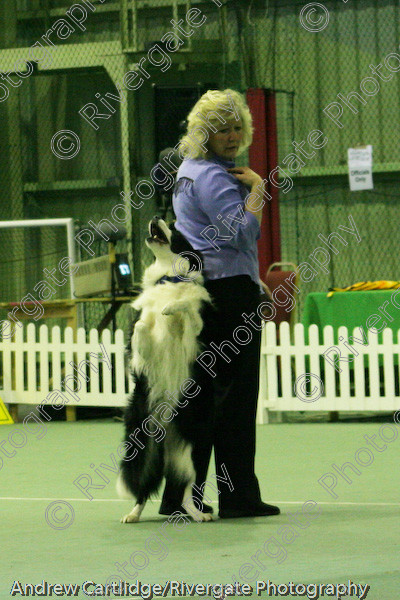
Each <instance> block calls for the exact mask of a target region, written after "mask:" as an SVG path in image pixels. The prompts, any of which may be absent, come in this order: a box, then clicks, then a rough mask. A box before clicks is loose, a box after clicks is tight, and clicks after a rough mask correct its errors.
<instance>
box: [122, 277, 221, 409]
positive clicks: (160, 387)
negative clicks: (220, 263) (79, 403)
mask: <svg viewBox="0 0 400 600" xmlns="http://www.w3.org/2000/svg"><path fill="white" fill-rule="evenodd" d="M196 281H199V283H197V282H196V283H194V282H186V281H180V282H179V283H174V282H165V283H161V284H158V285H150V286H149V287H147V288H146V289H145V290H144V291H143V293H142V294H141V295H140V296H139V297H138V298H137V300H136V301H135V302H134V303H133V305H132V306H133V308H135V309H136V310H141V311H142V312H141V315H140V320H139V321H137V323H136V325H135V328H134V332H133V338H132V352H133V353H132V367H133V370H134V371H135V372H136V373H138V374H140V373H144V374H145V375H146V376H147V378H148V382H149V390H150V394H149V402H150V405H151V404H153V403H155V402H157V401H162V400H165V392H170V393H173V392H175V391H177V390H179V388H180V386H181V385H182V383H183V382H184V381H185V379H187V378H188V377H189V376H190V368H191V366H192V364H193V362H194V361H195V359H196V357H197V356H198V354H199V342H198V336H199V334H200V332H201V330H202V327H203V321H202V318H201V316H200V309H201V305H202V302H210V301H211V299H210V296H209V294H208V292H207V290H206V289H205V288H204V287H203V285H202V277H201V275H198V279H197V280H196Z"/></svg>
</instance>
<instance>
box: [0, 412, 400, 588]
mask: <svg viewBox="0 0 400 600" xmlns="http://www.w3.org/2000/svg"><path fill="white" fill-rule="evenodd" d="M388 422H389V423H390V419H389V418H388ZM392 423H393V422H392ZM381 427H382V423H367V424H365V423H364V424H361V423H360V424H343V423H332V424H277V425H265V426H260V427H259V428H258V438H257V447H258V450H257V474H258V477H259V480H260V484H261V488H262V492H263V498H264V500H265V501H268V502H271V503H276V504H279V506H280V507H281V509H282V514H281V515H280V516H279V517H270V518H254V519H237V520H225V521H221V520H219V519H218V518H216V519H215V520H214V522H212V523H203V524H198V523H195V522H191V523H190V524H189V525H185V524H183V525H182V526H181V528H180V529H179V528H178V524H177V523H169V524H168V526H166V527H165V528H164V529H161V526H162V525H163V523H164V520H163V518H162V517H160V516H159V515H158V514H157V511H158V506H159V504H158V502H157V501H154V502H152V503H149V504H148V505H147V506H146V508H145V511H144V513H143V515H142V519H143V520H142V521H141V522H140V523H139V524H130V525H122V524H121V523H120V522H119V519H120V517H121V515H122V514H124V513H126V512H127V511H129V510H130V508H131V503H130V502H127V501H121V500H117V499H116V494H115V491H114V483H115V477H116V476H115V475H114V474H112V473H111V472H108V473H109V475H110V479H111V481H110V483H109V484H108V485H105V488H104V489H95V490H92V494H93V496H94V500H93V501H89V500H88V499H86V498H85V497H84V495H83V494H82V493H81V492H80V491H79V490H78V489H77V488H76V487H75V486H74V485H73V481H74V479H76V478H77V477H78V476H79V475H80V474H82V473H89V474H90V473H91V474H92V475H93V482H94V483H103V484H104V481H103V482H102V481H101V479H100V478H99V477H98V476H96V475H95V474H94V472H93V468H97V467H98V466H99V465H100V463H104V464H105V463H106V464H109V465H110V466H112V460H111V458H110V455H112V454H113V453H114V455H115V456H116V448H117V446H118V444H119V442H120V440H121V437H122V425H121V424H118V423H112V422H108V423H105V422H78V423H52V424H49V425H48V431H47V433H46V435H45V436H44V437H43V438H42V439H40V440H38V439H36V438H35V437H34V435H32V434H29V435H28V439H27V442H26V445H25V446H24V447H23V448H20V449H16V456H14V457H13V458H7V457H5V456H4V455H3V454H0V456H2V457H3V460H4V465H3V467H2V469H1V472H0V482H1V493H0V496H1V498H0V508H1V513H0V514H1V522H0V531H1V536H0V539H1V546H2V560H1V576H0V600H5V599H6V598H10V595H9V594H10V589H11V585H12V583H13V582H14V580H19V581H20V582H21V583H22V584H26V583H40V582H41V581H42V579H44V580H47V581H48V582H49V583H53V584H54V583H77V584H80V585H81V584H82V583H83V582H84V581H85V580H92V581H95V582H96V583H102V584H104V583H105V582H106V580H107V578H108V577H110V576H112V575H113V574H115V575H118V570H117V568H116V566H115V563H119V564H120V565H121V566H123V565H124V563H126V564H125V567H124V568H125V569H127V574H126V575H125V576H124V575H122V574H120V576H121V578H122V579H125V580H127V581H128V582H131V583H132V582H134V581H135V580H136V579H139V580H140V581H142V582H143V583H161V584H163V583H165V581H167V580H183V581H185V582H187V583H204V584H205V583H213V584H215V583H231V582H232V581H235V580H236V581H241V582H243V583H245V582H246V583H250V584H251V585H252V584H253V583H254V581H252V580H254V579H259V580H265V581H267V580H268V579H269V580H270V581H272V582H274V583H276V584H284V583H288V582H290V581H293V582H296V583H304V584H311V583H347V582H348V580H349V579H350V580H352V581H353V582H354V583H362V584H364V585H365V584H369V585H370V586H371V589H370V591H369V593H368V596H367V597H368V599H369V600H394V599H397V598H399V597H400V518H399V513H400V497H399V491H400V483H399V480H400V478H399V457H400V452H399V450H400V438H398V439H396V440H394V441H393V442H391V443H387V449H386V450H384V451H382V452H379V451H377V450H374V449H372V450H371V451H372V453H373V456H374V460H373V463H372V464H371V465H370V466H365V467H362V466H359V465H357V463H356V462H355V452H356V451H357V450H358V449H359V448H361V447H367V444H366V441H365V439H364V435H366V434H368V435H369V436H371V437H372V436H373V435H375V434H378V432H379V429H380V428H381ZM21 428H22V426H21V425H15V426H5V425H4V426H1V427H0V444H1V441H2V440H4V439H7V436H8V435H9V434H12V433H13V432H16V431H18V430H21ZM393 428H394V427H393ZM396 429H397V431H398V430H400V426H397V428H396ZM390 431H391V430H390V429H387V430H386V431H385V433H384V435H386V436H387V438H389V435H390ZM13 439H14V440H15V442H16V443H19V442H20V441H21V437H20V436H18V435H15V437H13ZM21 443H22V442H21ZM380 444H382V442H380ZM4 447H5V448H6V449H7V450H10V448H11V446H10V444H9V443H8V441H7V442H6V444H5V446H4ZM370 448H371V447H370ZM358 456H359V458H360V461H364V462H367V460H368V457H367V455H366V454H365V453H364V454H362V453H361V454H358ZM348 461H351V462H352V463H353V464H355V465H356V466H357V467H358V469H359V470H360V471H361V474H360V475H359V476H357V475H356V474H352V477H353V483H352V484H351V485H350V484H348V483H346V482H345V481H344V480H343V479H342V478H340V477H339V476H338V483H337V486H336V488H335V492H336V494H337V496H338V498H337V499H334V498H332V497H331V496H330V495H329V494H328V493H327V492H326V491H325V490H324V489H323V488H322V487H321V486H320V485H319V484H318V479H319V478H320V477H322V476H323V475H324V474H325V473H326V472H328V471H331V472H332V467H331V465H332V463H336V464H337V465H342V464H343V463H344V462H348ZM0 465H1V463H0ZM90 465H94V467H93V468H91V467H90ZM102 472H103V473H107V471H106V470H105V469H104V468H102ZM212 473H214V467H213V465H211V466H210V471H209V475H211V474H212ZM349 474H350V471H349ZM210 495H211V496H212V497H213V499H214V501H215V500H216V496H215V493H212V492H211V493H210ZM61 499H64V500H65V501H67V502H68V503H69V504H70V505H71V506H72V509H73V511H74V522H73V523H72V524H71V525H70V526H69V527H68V528H66V529H64V530H55V529H53V528H51V527H50V526H49V525H48V523H47V522H46V520H45V510H46V507H48V505H49V504H50V503H51V502H52V501H55V500H61ZM307 500H312V501H315V502H316V503H318V505H317V506H316V507H315V509H316V510H319V513H318V514H315V513H314V516H313V518H311V515H310V516H309V517H306V515H303V516H302V517H299V516H297V517H296V512H297V511H299V510H300V511H301V508H302V505H303V503H304V502H306V501H307ZM214 508H217V505H216V504H215V503H214ZM63 516H64V512H62V511H61V509H60V511H59V512H58V513H56V514H55V518H56V519H57V518H58V519H60V518H61V517H63ZM49 518H50V517H49ZM293 519H295V520H293ZM162 532H164V534H165V536H164V538H163V537H162ZM151 536H152V537H151ZM265 545H266V547H267V551H268V553H269V555H267V554H266V552H264V547H265ZM135 552H136V554H134V553H135ZM131 559H132V562H133V563H134V564H136V565H137V566H136V569H134V567H133V566H132V565H131V562H130V561H131ZM246 563H247V566H246ZM257 563H258V564H257ZM135 570H136V571H138V575H136V576H132V575H133V574H134V571H135ZM128 573H130V576H129V575H128ZM240 573H241V575H242V576H241V575H240ZM244 577H246V578H247V579H245V578H244ZM92 589H93V588H92ZM14 597H16V598H19V597H21V595H20V594H17V595H15V596H14ZM41 597H50V596H41ZM52 597H53V598H54V597H57V596H54V595H53V596H52ZM76 597H78V598H87V597H88V596H86V595H85V594H83V593H82V592H80V594H79V595H78V596H76ZM108 597H109V598H114V597H115V596H114V595H111V596H108ZM261 597H266V595H265V592H264V593H263V594H262V596H261ZM289 597H290V596H289ZM292 597H294V596H292ZM303 597H307V596H303ZM312 597H314V598H315V597H317V596H312ZM321 597H322V596H321ZM324 597H328V596H324ZM331 597H332V596H331ZM334 597H336V596H334ZM343 597H345V598H347V597H348V596H343Z"/></svg>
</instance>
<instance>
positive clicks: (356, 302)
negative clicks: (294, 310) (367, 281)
mask: <svg viewBox="0 0 400 600" xmlns="http://www.w3.org/2000/svg"><path fill="white" fill-rule="evenodd" d="M385 303H386V304H385ZM382 307H383V308H382ZM379 308H381V310H379ZM385 313H386V315H385ZM374 316H375V317H374ZM378 317H380V318H379V319H378ZM301 322H302V323H303V325H304V327H305V328H306V332H305V339H306V340H308V325H311V324H312V323H315V324H316V325H318V328H319V337H320V342H321V343H322V341H323V337H322V335H323V328H324V327H325V325H332V327H333V329H334V340H335V344H337V343H338V328H339V327H340V326H342V325H344V326H346V327H347V331H348V334H349V335H352V334H353V329H354V328H355V327H360V326H362V327H363V330H364V331H365V335H368V330H369V329H371V327H373V326H375V327H376V329H380V328H381V327H382V325H383V323H384V322H385V323H386V325H385V327H390V329H392V330H393V340H394V341H397V331H398V329H400V289H395V290H370V291H367V292H334V293H333V294H332V295H331V296H329V297H328V292H313V293H310V294H308V296H307V297H306V301H305V304H304V309H303V315H302V319H301ZM376 329H375V330H372V331H374V332H375V333H376ZM378 335H379V338H378V339H379V341H381V340H382V333H379V334H378ZM357 337H359V336H358V335H357ZM360 337H362V336H360Z"/></svg>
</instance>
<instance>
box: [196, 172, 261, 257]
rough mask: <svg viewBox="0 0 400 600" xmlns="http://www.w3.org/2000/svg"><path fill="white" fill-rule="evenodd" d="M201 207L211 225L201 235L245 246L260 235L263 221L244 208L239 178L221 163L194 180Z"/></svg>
mask: <svg viewBox="0 0 400 600" xmlns="http://www.w3.org/2000/svg"><path fill="white" fill-rule="evenodd" d="M194 191H195V194H196V196H197V199H198V202H199V207H200V208H201V210H202V211H203V212H204V213H205V214H206V215H207V217H208V219H209V225H208V226H207V227H205V229H204V230H203V231H202V233H201V235H202V237H204V239H205V240H209V241H210V242H212V243H213V245H214V244H218V246H230V247H233V248H237V249H238V250H246V249H248V248H250V247H252V246H253V245H254V243H255V242H256V241H257V240H258V238H259V237H260V225H259V223H258V221H257V218H256V216H255V215H253V213H251V212H249V211H248V210H245V208H244V206H245V201H244V200H243V198H242V196H241V195H240V192H239V185H238V182H237V180H236V179H235V178H234V177H233V175H231V174H230V173H228V172H226V171H224V170H223V169H222V168H220V167H218V166H215V167H214V166H213V167H212V168H211V169H208V170H207V171H206V172H205V173H201V174H200V175H199V177H197V178H196V180H195V183H194Z"/></svg>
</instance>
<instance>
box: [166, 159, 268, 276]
mask: <svg viewBox="0 0 400 600" xmlns="http://www.w3.org/2000/svg"><path fill="white" fill-rule="evenodd" d="M234 166H235V163H233V162H230V161H226V160H224V159H222V158H220V157H217V156H214V157H213V158H212V159H210V160H205V159H185V160H184V161H183V162H182V164H181V166H180V167H179V170H178V173H177V177H176V185H175V190H174V195H173V207H174V212H175V215H176V223H175V226H176V228H177V229H178V230H179V231H180V232H181V233H182V234H183V235H184V236H185V237H186V239H187V240H188V241H189V242H190V243H191V245H192V246H193V248H195V249H196V250H200V251H201V253H202V254H203V257H204V277H205V279H221V278H223V277H232V276H234V275H250V277H251V279H252V280H253V281H254V282H256V283H257V284H258V283H259V270H258V255H257V240H258V238H259V237H260V226H259V224H258V221H257V218H256V217H255V216H254V215H253V214H252V213H250V212H249V211H246V210H245V209H244V205H245V198H246V196H247V195H248V193H249V192H248V190H247V188H246V187H245V186H244V185H243V184H241V183H240V182H239V181H238V180H237V179H236V178H235V177H234V176H233V175H231V174H230V173H228V172H227V169H228V168H229V167H234Z"/></svg>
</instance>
